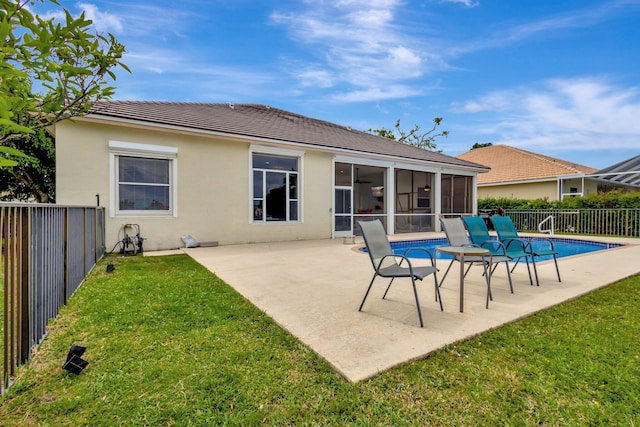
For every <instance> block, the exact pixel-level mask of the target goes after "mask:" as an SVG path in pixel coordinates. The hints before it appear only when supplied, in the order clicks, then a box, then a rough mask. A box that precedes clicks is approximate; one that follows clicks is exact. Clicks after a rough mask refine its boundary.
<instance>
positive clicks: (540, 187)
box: [478, 178, 598, 201]
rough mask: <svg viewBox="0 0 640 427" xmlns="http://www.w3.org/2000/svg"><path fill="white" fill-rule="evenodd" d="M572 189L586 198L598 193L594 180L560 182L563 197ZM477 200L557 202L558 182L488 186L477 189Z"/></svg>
mask: <svg viewBox="0 0 640 427" xmlns="http://www.w3.org/2000/svg"><path fill="white" fill-rule="evenodd" d="M572 189H576V192H577V194H580V193H581V192H582V193H583V194H582V195H584V196H587V195H589V194H595V193H597V192H598V183H597V182H596V181H594V180H589V179H586V180H584V187H583V180H582V179H581V178H574V179H565V180H562V190H561V191H562V192H564V193H566V194H565V197H567V195H568V194H570V193H571V190H572ZM478 198H479V199H487V198H495V199H501V198H506V199H525V200H535V199H546V200H549V201H555V200H558V199H559V197H558V182H557V181H556V180H552V181H545V182H532V183H521V184H505V185H488V186H481V187H478Z"/></svg>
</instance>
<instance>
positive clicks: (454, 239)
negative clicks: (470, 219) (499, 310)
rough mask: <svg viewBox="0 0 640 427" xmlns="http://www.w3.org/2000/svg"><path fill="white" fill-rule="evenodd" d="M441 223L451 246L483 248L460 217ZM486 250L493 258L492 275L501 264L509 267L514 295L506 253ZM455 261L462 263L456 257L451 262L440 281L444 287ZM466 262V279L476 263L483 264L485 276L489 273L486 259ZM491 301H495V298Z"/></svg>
mask: <svg viewBox="0 0 640 427" xmlns="http://www.w3.org/2000/svg"><path fill="white" fill-rule="evenodd" d="M440 223H441V224H442V229H443V230H444V233H445V234H446V236H447V240H448V241H449V245H450V246H475V247H479V248H482V247H483V246H482V245H479V244H477V243H476V242H474V241H472V240H471V239H470V236H469V235H468V234H467V229H466V228H465V223H464V221H463V219H462V218H460V217H455V218H440ZM484 249H488V250H489V251H490V252H491V257H492V260H491V261H492V263H493V264H494V265H493V269H492V270H491V271H490V272H489V273H490V274H491V275H493V272H494V271H495V270H496V268H497V267H498V264H499V263H501V262H503V263H505V266H506V267H507V276H508V278H509V289H510V290H511V293H513V284H512V283H511V272H510V271H509V257H507V256H506V255H505V254H504V253H499V252H498V251H495V250H492V249H494V248H490V247H485V248H484ZM454 261H458V262H460V259H459V258H458V257H455V258H454V259H452V260H451V263H449V267H448V268H447V271H446V272H445V273H444V276H443V277H442V278H441V279H440V286H442V283H443V282H444V279H445V278H446V277H447V273H449V270H450V269H451V266H452V265H453V263H454ZM464 262H466V263H469V267H467V270H466V271H465V273H464V276H465V277H466V276H467V273H468V272H469V270H470V269H471V266H472V265H473V264H474V263H483V264H484V267H485V273H484V274H486V273H487V272H486V258H485V257H481V256H471V257H470V256H466V257H465V258H464ZM489 297H490V298H491V295H489ZM491 299H492V300H493V298H491Z"/></svg>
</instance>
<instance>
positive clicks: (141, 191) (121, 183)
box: [109, 141, 178, 216]
mask: <svg viewBox="0 0 640 427" xmlns="http://www.w3.org/2000/svg"><path fill="white" fill-rule="evenodd" d="M109 151H110V163H111V170H112V186H111V197H110V201H111V212H112V216H113V215H114V214H127V215H130V214H136V213H140V214H153V215H163V214H164V215H172V216H175V214H176V200H177V196H176V173H177V154H178V150H177V149H176V148H175V147H165V146H156V145H148V144H135V143H130V142H118V141H110V142H109Z"/></svg>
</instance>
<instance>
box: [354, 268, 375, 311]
mask: <svg viewBox="0 0 640 427" xmlns="http://www.w3.org/2000/svg"><path fill="white" fill-rule="evenodd" d="M374 280H376V274H374V275H373V277H372V278H371V283H369V287H368V288H367V292H365V294H364V298H362V302H361V303H360V308H359V309H358V311H362V307H363V306H364V302H365V301H366V299H367V296H369V291H370V290H371V286H373V281H374Z"/></svg>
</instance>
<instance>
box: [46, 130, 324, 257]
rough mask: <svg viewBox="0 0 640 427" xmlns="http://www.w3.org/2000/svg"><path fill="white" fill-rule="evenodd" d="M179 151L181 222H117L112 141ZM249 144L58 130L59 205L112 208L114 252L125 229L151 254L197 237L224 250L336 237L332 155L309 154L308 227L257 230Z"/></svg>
mask: <svg viewBox="0 0 640 427" xmlns="http://www.w3.org/2000/svg"><path fill="white" fill-rule="evenodd" d="M110 140H111V141H120V142H129V143H136V144H151V145H160V146H170V147H176V148H177V149H178V154H177V161H178V172H177V175H178V176H177V179H178V184H177V191H178V202H177V208H178V209H177V216H176V217H175V218H173V217H166V216H162V217H157V216H156V217H154V216H152V215H132V214H128V215H118V216H114V214H115V213H114V212H111V211H110V209H109V205H110V200H109V194H110V185H112V183H110V177H109V167H110V166H109V147H108V144H109V141H110ZM250 146H251V144H250V142H249V141H232V140H223V139H220V138H214V137H206V136H194V135H186V134H180V133H174V132H169V131H165V132H159V131H155V130H145V129H136V128H132V127H125V126H114V125H103V124H95V123H88V122H74V123H71V122H64V123H59V124H58V125H57V127H56V171H57V172H56V201H57V203H58V204H65V205H95V203H96V194H99V195H100V204H101V206H106V207H107V211H106V217H107V221H106V246H107V250H111V248H112V247H113V246H114V245H115V243H116V242H117V241H118V240H119V239H121V238H122V235H121V232H122V225H123V224H138V225H139V226H140V231H141V235H142V237H144V238H145V241H144V248H145V250H160V249H171V248H178V247H181V246H183V243H182V240H181V239H180V237H181V236H182V235H183V234H191V235H192V236H193V237H194V238H195V239H196V240H197V241H199V242H207V241H218V242H219V244H221V245H224V244H234V243H249V242H265V241H286V240H298V239H321V238H330V237H331V225H332V223H331V219H332V217H331V210H330V209H331V204H332V187H331V177H332V159H333V156H332V155H331V154H327V153H322V152H312V151H306V152H305V153H304V160H303V170H302V173H301V181H302V182H301V184H302V195H301V201H302V221H300V222H296V223H253V224H252V223H251V222H250V212H251V203H252V200H251V198H250V197H251V193H250V187H249V176H250V155H249V149H250Z"/></svg>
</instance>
